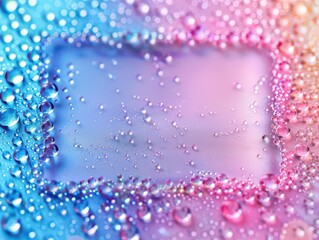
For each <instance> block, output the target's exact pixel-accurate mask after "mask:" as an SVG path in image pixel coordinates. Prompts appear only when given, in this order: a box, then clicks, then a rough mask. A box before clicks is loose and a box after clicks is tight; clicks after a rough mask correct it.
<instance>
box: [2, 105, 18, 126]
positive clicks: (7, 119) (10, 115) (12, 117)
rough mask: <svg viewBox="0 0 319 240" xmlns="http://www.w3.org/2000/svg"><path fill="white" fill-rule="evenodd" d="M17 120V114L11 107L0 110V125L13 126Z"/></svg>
mask: <svg viewBox="0 0 319 240" xmlns="http://www.w3.org/2000/svg"><path fill="white" fill-rule="evenodd" d="M18 122H19V115H18V114H17V112H16V110H14V109H13V108H5V109H2V110H0V126H2V127H13V126H14V125H16V124H17V123H18Z"/></svg>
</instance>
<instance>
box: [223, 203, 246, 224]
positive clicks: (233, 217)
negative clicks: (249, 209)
mask: <svg viewBox="0 0 319 240" xmlns="http://www.w3.org/2000/svg"><path fill="white" fill-rule="evenodd" d="M221 212H222V215H223V217H224V218H226V219H227V220H228V221H230V222H232V223H239V222H241V221H242V220H243V210H242V208H241V206H240V204H239V203H238V202H237V201H235V200H227V201H224V202H222V205H221Z"/></svg>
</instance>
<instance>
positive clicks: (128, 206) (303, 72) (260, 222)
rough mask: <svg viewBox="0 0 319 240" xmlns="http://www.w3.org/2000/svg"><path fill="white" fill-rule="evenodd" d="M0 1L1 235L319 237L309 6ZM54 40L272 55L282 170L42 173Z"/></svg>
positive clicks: (51, 158) (48, 148)
mask: <svg viewBox="0 0 319 240" xmlns="http://www.w3.org/2000/svg"><path fill="white" fill-rule="evenodd" d="M0 4H1V13H0V24H1V25H0V28H1V40H0V41H1V49H0V64H1V69H0V91H1V92H0V99H1V104H0V126H1V135H0V138H1V151H2V155H1V156H2V161H1V163H0V166H1V177H2V181H1V185H0V211H1V213H0V217H1V227H2V231H1V232H0V235H1V238H3V239H10V238H12V239H14V238H16V239H50V240H52V239H72V236H77V237H78V238H80V239H86V238H88V239H122V240H138V239H265V238H266V239H278V238H279V239H285V240H292V239H317V238H318V234H319V224H318V222H319V218H318V216H319V213H318V210H317V204H318V164H317V161H318V153H317V151H316V147H318V144H319V141H318V139H319V137H318V130H317V124H318V103H317V99H318V83H317V81H316V79H317V77H318V71H317V67H318V64H317V58H318V56H317V54H316V50H318V48H316V47H317V45H316V43H315V42H312V41H311V40H312V38H311V35H307V33H308V32H309V31H311V33H312V32H316V28H318V25H317V24H318V18H317V17H316V16H317V13H318V9H319V7H318V6H317V5H315V7H313V8H311V7H310V5H307V4H306V3H303V2H302V1H300V2H298V3H297V4H290V3H288V2H286V1H280V0H276V1H271V2H270V1H263V0H258V1H257V0H245V1H239V0H238V1H237V0H235V1H224V2H221V1H214V0H213V1H206V0H202V1H193V2H192V3H191V4H187V5H184V4H180V3H176V4H172V2H170V1H166V2H161V1H159V2H147V1H140V0H138V1H134V0H127V1H124V2H117V1H109V2H105V1H96V0H93V1H69V2H68V3H65V2H63V1H46V2H45V3H44V2H38V1H37V0H28V1H27V0H19V1H18V0H2V1H0ZM313 4H315V3H313ZM309 22H311V23H309ZM308 30H309V31H308ZM54 39H61V40H63V41H65V42H66V43H68V44H72V45H74V46H76V47H81V46H82V45H85V44H91V45H97V44H103V45H105V46H111V47H114V48H118V49H121V48H122V47H123V45H124V44H126V45H129V46H131V47H133V48H137V47H141V46H144V45H151V46H155V47H157V46H159V47H160V46H161V44H166V45H173V44H183V45H187V46H189V47H195V46H197V45H202V44H209V45H210V46H212V47H215V48H218V49H220V50H225V49H227V48H231V47H240V46H248V47H252V48H257V49H261V48H265V49H267V50H269V52H270V56H271V57H272V60H273V65H272V71H271V74H272V76H271V79H270V81H271V84H272V94H273V96H272V98H271V108H272V111H273V117H272V126H271V127H272V136H271V137H268V138H267V137H263V136H261V138H262V137H263V140H264V141H265V142H269V141H273V142H274V144H276V145H277V146H278V147H279V148H280V151H281V156H282V161H281V163H280V169H281V171H280V175H279V176H276V175H274V174H272V173H270V174H267V175H265V176H264V177H263V178H262V179H261V180H260V183H259V184H255V183H253V182H251V181H249V180H245V181H243V180H238V179H234V178H231V177H230V176H227V175H226V174H213V173H203V172H202V173H196V174H194V176H193V177H192V179H191V180H187V181H186V180H181V181H177V182H176V181H170V180H168V181H166V182H155V181H154V180H152V179H144V180H143V179H138V178H133V177H132V178H128V179H124V178H123V177H122V176H119V177H118V179H117V180H116V181H110V180H108V179H105V178H102V177H101V178H90V179H88V180H83V181H80V182H67V183H66V182H59V181H51V180H46V179H44V177H43V172H44V170H45V169H46V168H47V167H52V166H54V165H55V164H56V161H58V159H57V156H58V152H59V150H58V146H56V143H55V139H54V134H53V133H54V120H55V118H54V111H55V110H54V101H53V99H55V98H56V97H57V96H58V88H57V86H56V85H55V84H54V83H53V82H52V81H51V80H50V78H49V68H50V63H51V57H52V54H51V53H50V46H51V44H52V41H53V40H54ZM166 60H167V62H168V63H169V62H170V61H171V57H170V56H167V58H166ZM158 74H159V75H161V74H163V73H162V72H161V71H159V72H158ZM57 77H58V76H57ZM137 79H141V76H137ZM174 81H175V83H176V84H179V82H180V79H179V78H178V77H176V78H175V80H174ZM235 89H236V91H239V90H240V89H241V85H240V84H238V83H237V84H236V86H235ZM83 101H84V100H83ZM100 109H101V110H102V109H103V106H101V107H100ZM144 115H145V117H144V119H145V122H149V123H151V122H152V119H151V117H150V116H149V115H148V114H147V112H145V113H144ZM127 121H129V119H127ZM172 124H173V125H176V124H177V123H172ZM150 145H151V144H150ZM191 148H192V149H193V150H194V151H198V148H197V146H196V145H194V146H192V147H191ZM158 169H159V170H160V165H158Z"/></svg>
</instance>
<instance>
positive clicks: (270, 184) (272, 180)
mask: <svg viewBox="0 0 319 240" xmlns="http://www.w3.org/2000/svg"><path fill="white" fill-rule="evenodd" d="M260 187H261V188H262V190H264V191H267V192H275V191H277V190H278V187H279V179H278V177H277V176H276V175H275V174H272V173H269V174H266V175H265V176H264V177H262V178H261V180H260Z"/></svg>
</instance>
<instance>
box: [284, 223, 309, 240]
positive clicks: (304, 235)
mask: <svg viewBox="0 0 319 240" xmlns="http://www.w3.org/2000/svg"><path fill="white" fill-rule="evenodd" d="M280 239H281V240H312V239H313V233H312V231H311V229H310V227H309V225H308V224H307V223H305V222H304V221H302V220H292V221H290V222H288V223H286V224H284V227H283V229H282V231H281V235H280Z"/></svg>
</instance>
